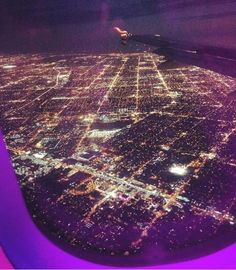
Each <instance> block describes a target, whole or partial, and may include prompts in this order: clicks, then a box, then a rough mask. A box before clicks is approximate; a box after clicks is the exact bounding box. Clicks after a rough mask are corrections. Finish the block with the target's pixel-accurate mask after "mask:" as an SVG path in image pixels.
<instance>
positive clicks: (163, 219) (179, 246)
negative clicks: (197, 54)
mask: <svg viewBox="0 0 236 270" xmlns="http://www.w3.org/2000/svg"><path fill="white" fill-rule="evenodd" d="M163 62H164V60H163V58H162V57H160V56H157V55H155V54H150V53H143V54H123V55H122V54H110V55H100V56H90V55H89V56H88V55H58V56H57V55H19V56H2V57H1V58H0V70H1V71H0V72H1V73H0V75H1V86H0V99H1V104H0V111H1V113H0V115H1V116H0V120H1V128H2V130H3V132H4V134H5V139H6V142H7V145H8V148H9V150H10V153H11V156H12V161H13V164H14V167H15V171H16V173H17V176H18V179H19V183H20V185H21V187H22V190H23V194H24V196H25V198H26V201H27V204H28V207H29V209H30V212H31V214H32V216H33V218H34V220H35V222H36V223H37V224H38V225H39V227H41V228H42V229H43V231H45V232H47V234H48V235H50V236H52V237H53V239H56V241H57V242H58V243H59V244H61V245H63V246H65V247H69V248H70V249H71V250H72V252H74V253H76V254H78V255H79V254H80V251H81V250H84V251H86V250H87V251H91V252H94V251H96V252H97V253H100V254H106V255H107V256H108V257H115V256H118V255H124V256H126V258H128V257H131V256H133V255H134V254H136V255H137V254H144V255H145V254H146V255H147V256H148V253H149V252H150V250H151V249H152V250H154V251H153V252H154V253H155V250H156V253H157V259H156V261H157V262H161V261H165V260H168V258H170V257H171V256H172V255H171V254H172V253H174V252H175V251H176V250H186V248H188V247H192V246H194V245H197V244H199V243H206V245H207V243H208V242H209V243H212V241H213V240H212V239H214V237H216V238H217V237H219V235H222V234H225V235H228V234H229V235H235V224H236V219H235V215H236V204H235V199H236V193H235V190H236V185H235V181H236V150H235V149H236V106H235V104H236V99H235V97H234V95H233V94H232V93H233V91H235V90H236V80H235V79H232V78H230V77H225V76H222V75H219V74H217V73H214V72H212V71H209V70H205V69H201V68H198V67H194V66H184V67H178V68H174V67H173V68H172V69H171V68H169V69H165V68H164V64H163ZM231 239H232V241H233V237H231ZM221 241H222V240H221ZM214 245H215V244H214ZM226 245H227V243H226ZM216 246H217V245H216ZM160 251H161V252H160ZM196 256H197V254H196Z"/></svg>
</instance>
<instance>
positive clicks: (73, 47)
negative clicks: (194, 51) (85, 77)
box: [0, 0, 236, 53]
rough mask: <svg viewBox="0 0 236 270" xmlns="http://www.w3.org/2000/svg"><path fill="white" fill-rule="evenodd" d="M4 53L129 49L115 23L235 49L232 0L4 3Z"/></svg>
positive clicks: (0, 10) (0, 32)
mask: <svg viewBox="0 0 236 270" xmlns="http://www.w3.org/2000/svg"><path fill="white" fill-rule="evenodd" d="M0 5H1V6H0V20H1V24H0V38H1V44H0V51H1V52H2V53H6V52H12V53H18V52H26V53H27V52H55V53H58V52H68V53H70V52H86V53H95V52H101V53H106V52H125V51H136V50H145V49H146V48H145V47H143V46H137V45H136V44H135V45H133V44H129V45H128V46H126V47H124V46H121V45H120V42H119V40H118V38H117V37H116V35H115V34H114V33H113V30H112V29H113V27H114V26H116V25H118V26H121V27H124V28H126V29H127V30H128V31H130V32H132V33H137V34H161V35H162V36H163V37H165V38H167V39H173V40H181V41H182V40H184V41H188V42H193V43H198V44H204V45H210V46H211V45H214V46H217V47H220V48H222V47H223V48H236V46H235V44H236V38H235V36H236V35H235V34H236V1H232V0H224V1H221V0H220V1H219V0H215V1H212V0H208V1H206V0H204V1H203V0H198V1H196V0H195V1H193V0H164V1H163V0H145V1H144V0H136V1H135V0H126V1H115V0H80V1H79V0H77V1H76V0H67V1H66V0H56V1H55V0H47V1H45V0H41V1H39V0H36V1H29V0H28V1H26V0H12V1H1V4H0Z"/></svg>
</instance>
